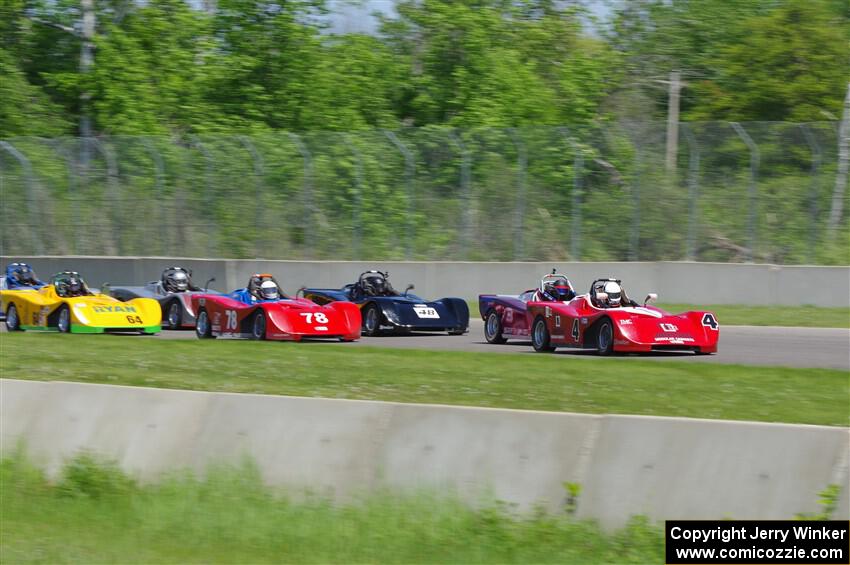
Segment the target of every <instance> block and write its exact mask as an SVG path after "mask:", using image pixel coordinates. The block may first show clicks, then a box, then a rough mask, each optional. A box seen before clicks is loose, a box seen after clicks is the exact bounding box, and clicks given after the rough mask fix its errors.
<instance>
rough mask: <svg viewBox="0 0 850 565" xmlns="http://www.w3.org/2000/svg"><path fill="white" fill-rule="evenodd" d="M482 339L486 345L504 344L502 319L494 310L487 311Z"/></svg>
mask: <svg viewBox="0 0 850 565" xmlns="http://www.w3.org/2000/svg"><path fill="white" fill-rule="evenodd" d="M484 339H486V340H487V343H505V342H506V341H508V340H506V339H505V338H504V337H502V317H501V316H500V315H499V313H498V312H496V311H495V310H488V311H487V316H485V318H484Z"/></svg>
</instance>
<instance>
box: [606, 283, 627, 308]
mask: <svg viewBox="0 0 850 565" xmlns="http://www.w3.org/2000/svg"><path fill="white" fill-rule="evenodd" d="M603 292H605V294H607V295H608V306H619V305H620V298H621V297H622V292H623V289H622V288H620V285H618V284H617V283H615V282H614V281H608V282H606V283H605V288H604V290H603Z"/></svg>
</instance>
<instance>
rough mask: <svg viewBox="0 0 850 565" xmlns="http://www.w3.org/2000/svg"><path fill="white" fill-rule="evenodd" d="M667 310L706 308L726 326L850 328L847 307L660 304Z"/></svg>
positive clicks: (660, 306)
mask: <svg viewBox="0 0 850 565" xmlns="http://www.w3.org/2000/svg"><path fill="white" fill-rule="evenodd" d="M658 307H659V308H663V309H664V310H667V311H668V312H673V313H676V314H678V313H680V312H687V311H688V310H709V311H711V312H714V314H715V315H716V316H717V320H718V321H719V322H720V323H721V324H723V325H726V326H788V327H799V328H850V308H820V307H817V306H742V305H720V304H715V305H707V306H706V305H702V306H699V305H696V304H659V305H658Z"/></svg>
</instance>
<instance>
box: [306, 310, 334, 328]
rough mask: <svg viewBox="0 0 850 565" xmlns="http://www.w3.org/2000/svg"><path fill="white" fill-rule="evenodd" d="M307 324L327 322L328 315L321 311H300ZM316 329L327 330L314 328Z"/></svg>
mask: <svg viewBox="0 0 850 565" xmlns="http://www.w3.org/2000/svg"><path fill="white" fill-rule="evenodd" d="M301 315H302V316H304V318H305V319H306V321H307V323H308V324H312V323H316V324H327V323H328V317H327V316H325V314H324V313H323V312H301ZM316 329H317V330H327V329H328V328H318V327H317V328H316Z"/></svg>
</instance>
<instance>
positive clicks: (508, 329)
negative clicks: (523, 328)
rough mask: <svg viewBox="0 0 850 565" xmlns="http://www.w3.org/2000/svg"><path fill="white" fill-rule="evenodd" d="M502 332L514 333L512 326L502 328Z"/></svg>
mask: <svg viewBox="0 0 850 565" xmlns="http://www.w3.org/2000/svg"><path fill="white" fill-rule="evenodd" d="M502 333H503V334H512V333H514V329H513V328H503V329H502Z"/></svg>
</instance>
